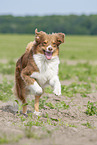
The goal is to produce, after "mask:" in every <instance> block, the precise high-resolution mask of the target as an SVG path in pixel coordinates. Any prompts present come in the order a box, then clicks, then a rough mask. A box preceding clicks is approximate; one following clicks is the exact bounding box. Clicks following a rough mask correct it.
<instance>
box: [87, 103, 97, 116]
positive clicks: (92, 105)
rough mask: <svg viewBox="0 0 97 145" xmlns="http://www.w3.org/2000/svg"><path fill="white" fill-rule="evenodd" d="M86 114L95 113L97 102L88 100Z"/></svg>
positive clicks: (96, 113)
mask: <svg viewBox="0 0 97 145" xmlns="http://www.w3.org/2000/svg"><path fill="white" fill-rule="evenodd" d="M86 114H87V115H89V116H93V115H97V102H90V101H88V104H87V110H86Z"/></svg>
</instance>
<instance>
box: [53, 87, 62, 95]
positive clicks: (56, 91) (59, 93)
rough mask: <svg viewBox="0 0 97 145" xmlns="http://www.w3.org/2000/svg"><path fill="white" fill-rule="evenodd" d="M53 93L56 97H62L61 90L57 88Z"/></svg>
mask: <svg viewBox="0 0 97 145" xmlns="http://www.w3.org/2000/svg"><path fill="white" fill-rule="evenodd" d="M53 92H54V94H55V95H57V96H60V95H61V88H55V89H54V91H53Z"/></svg>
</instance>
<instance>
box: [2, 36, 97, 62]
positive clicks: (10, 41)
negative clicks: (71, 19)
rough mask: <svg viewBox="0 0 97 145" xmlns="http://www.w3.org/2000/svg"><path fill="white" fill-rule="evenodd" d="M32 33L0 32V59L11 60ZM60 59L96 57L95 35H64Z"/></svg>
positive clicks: (96, 38)
mask: <svg viewBox="0 0 97 145" xmlns="http://www.w3.org/2000/svg"><path fill="white" fill-rule="evenodd" d="M33 40H34V36H33V35H18V34H17V35H16V34H14V35H11V34H0V59H4V58H5V59H9V60H13V59H15V58H19V57H20V56H21V55H22V54H23V53H24V52H25V48H26V46H27V43H29V42H30V41H33ZM60 59H64V60H66V59H76V60H77V59H81V60H96V59H97V36H68V35H67V36H66V37H65V43H64V44H62V45H61V46H60Z"/></svg>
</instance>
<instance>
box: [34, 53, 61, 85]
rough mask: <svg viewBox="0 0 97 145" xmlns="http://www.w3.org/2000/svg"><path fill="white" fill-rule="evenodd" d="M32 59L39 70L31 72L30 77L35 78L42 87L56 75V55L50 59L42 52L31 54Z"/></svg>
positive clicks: (57, 59)
mask: <svg viewBox="0 0 97 145" xmlns="http://www.w3.org/2000/svg"><path fill="white" fill-rule="evenodd" d="M33 58H34V61H35V63H36V65H37V67H38V69H39V72H33V73H32V75H31V77H32V78H35V79H36V80H37V81H38V83H39V84H40V85H41V86H42V87H44V86H45V85H46V84H49V81H50V80H51V79H52V78H53V77H54V76H56V75H58V65H59V58H58V56H56V57H54V58H53V59H51V60H47V59H46V58H45V56H44V55H42V54H35V55H33Z"/></svg>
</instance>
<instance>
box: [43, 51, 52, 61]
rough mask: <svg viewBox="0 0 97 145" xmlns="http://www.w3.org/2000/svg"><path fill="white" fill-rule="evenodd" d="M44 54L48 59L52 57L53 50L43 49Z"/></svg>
mask: <svg viewBox="0 0 97 145" xmlns="http://www.w3.org/2000/svg"><path fill="white" fill-rule="evenodd" d="M44 54H45V56H46V58H47V59H49V60H50V59H51V58H52V55H53V52H50V51H45V50H44Z"/></svg>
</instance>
